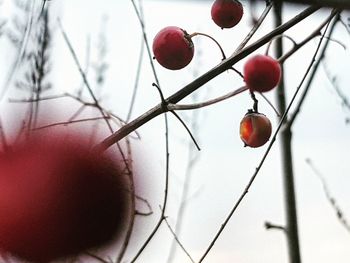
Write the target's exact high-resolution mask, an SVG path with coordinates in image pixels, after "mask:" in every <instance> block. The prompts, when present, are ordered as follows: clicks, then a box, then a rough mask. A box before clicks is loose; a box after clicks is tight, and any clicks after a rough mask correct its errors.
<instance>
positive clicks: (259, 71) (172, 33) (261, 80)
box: [153, 0, 281, 147]
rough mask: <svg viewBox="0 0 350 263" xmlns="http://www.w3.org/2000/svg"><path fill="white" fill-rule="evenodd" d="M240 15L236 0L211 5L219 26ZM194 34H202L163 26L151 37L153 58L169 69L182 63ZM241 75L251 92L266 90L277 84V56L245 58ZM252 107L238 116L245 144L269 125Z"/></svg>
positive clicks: (260, 141) (262, 139) (261, 140)
mask: <svg viewBox="0 0 350 263" xmlns="http://www.w3.org/2000/svg"><path fill="white" fill-rule="evenodd" d="M242 16H243V6H242V4H241V3H240V2H239V1H237V0H215V1H214V3H213V5H212V8H211V17H212V19H213V21H214V23H215V24H216V25H218V26H219V27H220V28H222V29H224V28H232V27H234V26H236V25H237V24H238V23H239V22H240V21H241V19H242ZM195 35H205V34H202V33H193V34H188V33H187V32H186V31H185V30H183V29H181V28H179V27H176V26H169V27H165V28H163V29H162V30H161V31H159V33H158V34H157V35H156V36H155V38H154V40H153V53H154V58H155V59H156V60H157V61H158V63H159V64H160V65H162V66H163V67H165V68H167V69H170V70H179V69H182V68H184V67H186V66H187V65H188V64H189V63H190V62H191V60H192V58H193V55H194V44H193V41H192V37H193V36H195ZM206 36H208V35H206ZM210 38H212V37H210ZM212 39H213V38H212ZM214 41H215V42H217V41H216V40H214ZM220 49H221V47H220ZM224 58H225V57H224ZM243 76H244V81H245V83H246V87H247V88H248V89H249V91H250V92H251V94H252V95H254V92H259V93H261V92H267V91H270V90H272V89H273V88H274V87H276V86H277V85H278V83H279V81H280V78H281V66H280V64H279V62H278V61H277V60H275V59H273V58H271V57H270V56H268V55H255V56H253V57H251V58H249V59H248V60H247V61H246V63H245V65H244V70H243ZM255 103H256V102H255ZM254 108H255V110H250V111H248V113H247V114H246V116H245V117H244V118H243V119H242V121H241V124H240V135H241V139H242V140H243V142H244V144H245V145H246V146H250V147H260V146H262V145H264V144H265V143H266V142H267V141H268V140H269V138H270V136H271V130H272V128H271V122H270V121H269V119H268V118H267V117H266V116H265V115H263V114H261V113H259V112H258V111H257V107H254Z"/></svg>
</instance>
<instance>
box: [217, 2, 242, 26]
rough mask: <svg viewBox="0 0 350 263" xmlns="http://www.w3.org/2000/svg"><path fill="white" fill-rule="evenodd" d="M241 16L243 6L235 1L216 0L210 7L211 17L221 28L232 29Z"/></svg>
mask: <svg viewBox="0 0 350 263" xmlns="http://www.w3.org/2000/svg"><path fill="white" fill-rule="evenodd" d="M242 16H243V6H242V4H241V3H240V2H239V1H236V0H216V1H215V2H214V3H213V5H212V7H211V17H212V19H213V21H214V22H215V24H217V25H218V26H219V27H221V28H231V27H234V26H235V25H237V24H238V23H239V21H241V19H242Z"/></svg>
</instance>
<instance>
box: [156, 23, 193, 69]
mask: <svg viewBox="0 0 350 263" xmlns="http://www.w3.org/2000/svg"><path fill="white" fill-rule="evenodd" d="M153 53H154V57H155V59H156V60H157V61H158V63H159V64H161V65H162V66H163V67H165V68H167V69H172V70H177V69H182V68H184V67H186V66H187V65H188V64H189V63H190V62H191V60H192V58H193V54H194V45H193V42H192V40H191V38H190V36H189V34H188V33H187V32H186V31H185V30H183V29H181V28H179V27H175V26H169V27H165V28H163V29H162V30H161V31H159V33H158V34H157V35H156V36H155V38H154V40H153Z"/></svg>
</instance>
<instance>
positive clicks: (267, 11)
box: [233, 1, 273, 55]
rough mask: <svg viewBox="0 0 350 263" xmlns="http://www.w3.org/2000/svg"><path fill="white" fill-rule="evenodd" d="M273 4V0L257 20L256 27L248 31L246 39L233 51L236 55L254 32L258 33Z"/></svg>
mask: <svg viewBox="0 0 350 263" xmlns="http://www.w3.org/2000/svg"><path fill="white" fill-rule="evenodd" d="M272 6H273V1H271V2H270V3H269V4H268V5H267V6H266V7H265V9H264V11H263V12H262V14H261V16H260V17H259V19H258V20H257V22H256V24H255V25H254V27H253V28H252V29H251V30H250V32H249V33H248V35H247V36H246V37H245V38H244V40H243V41H242V43H241V44H240V45H239V46H238V47H237V48H236V50H235V52H234V53H233V54H234V55H235V54H237V53H238V52H239V51H241V50H242V49H243V48H244V47H245V46H246V44H247V43H248V42H249V40H250V39H251V38H252V37H253V36H254V34H255V33H256V31H258V29H259V27H260V26H261V25H262V23H263V22H264V20H265V18H266V16H267V15H268V13H269V12H270V10H271V8H272Z"/></svg>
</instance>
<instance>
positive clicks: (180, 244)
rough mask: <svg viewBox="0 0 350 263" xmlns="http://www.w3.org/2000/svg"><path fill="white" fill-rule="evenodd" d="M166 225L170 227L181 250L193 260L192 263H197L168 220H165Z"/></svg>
mask: <svg viewBox="0 0 350 263" xmlns="http://www.w3.org/2000/svg"><path fill="white" fill-rule="evenodd" d="M164 221H165V224H166V225H167V226H168V228H169V230H170V232H171V234H173V237H174V239H175V240H176V242H177V244H178V245H179V246H180V247H181V249H182V250H183V252H185V254H186V255H187V257H188V258H189V259H190V260H191V262H192V263H195V261H194V259H193V258H192V257H191V255H190V253H188V251H187V250H186V248H185V247H184V246H183V245H182V243H181V242H180V240H179V238H178V237H177V236H176V233H175V232H174V230H173V229H172V228H171V226H170V224H169V222H168V220H167V219H166V218H165V219H164Z"/></svg>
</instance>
